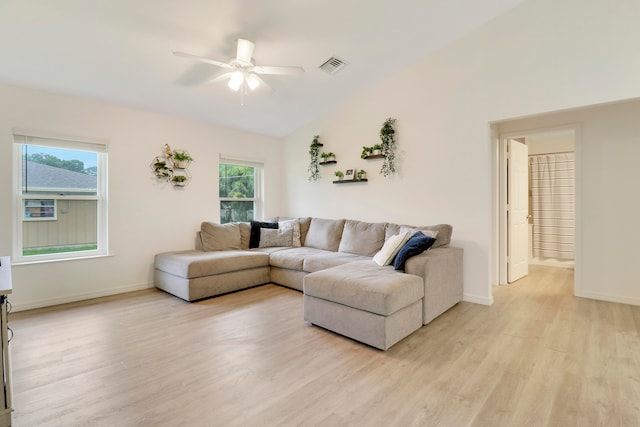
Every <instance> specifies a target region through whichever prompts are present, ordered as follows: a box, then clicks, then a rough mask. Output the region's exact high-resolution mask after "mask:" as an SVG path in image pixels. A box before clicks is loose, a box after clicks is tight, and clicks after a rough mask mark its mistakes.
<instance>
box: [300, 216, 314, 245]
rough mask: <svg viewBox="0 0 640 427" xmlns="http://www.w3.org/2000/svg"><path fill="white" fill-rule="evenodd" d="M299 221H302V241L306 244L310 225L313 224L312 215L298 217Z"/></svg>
mask: <svg viewBox="0 0 640 427" xmlns="http://www.w3.org/2000/svg"><path fill="white" fill-rule="evenodd" d="M298 221H300V243H301V244H302V246H304V241H305V239H306V238H307V233H308V232H309V226H310V225H311V217H302V218H298Z"/></svg>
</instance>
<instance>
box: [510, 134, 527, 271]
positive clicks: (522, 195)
mask: <svg viewBox="0 0 640 427" xmlns="http://www.w3.org/2000/svg"><path fill="white" fill-rule="evenodd" d="M507 144H508V152H509V155H508V158H507V159H508V160H507V171H508V172H507V175H508V176H507V204H508V210H507V235H508V237H507V257H508V263H507V281H508V282H509V283H512V282H515V281H516V280H518V279H520V278H521V277H524V276H526V275H527V274H528V273H529V221H528V216H529V165H528V161H529V160H528V157H529V147H527V145H526V144H523V143H521V142H518V141H516V140H513V139H510V140H508V142H507Z"/></svg>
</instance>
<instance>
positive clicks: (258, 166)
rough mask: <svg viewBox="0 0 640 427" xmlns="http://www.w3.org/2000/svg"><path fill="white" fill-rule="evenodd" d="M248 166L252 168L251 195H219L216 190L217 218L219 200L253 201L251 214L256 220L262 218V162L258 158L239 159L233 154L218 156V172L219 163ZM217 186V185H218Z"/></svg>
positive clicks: (219, 216)
mask: <svg viewBox="0 0 640 427" xmlns="http://www.w3.org/2000/svg"><path fill="white" fill-rule="evenodd" d="M222 164H225V165H234V166H248V167H252V168H253V197H220V193H219V192H218V218H221V215H220V214H221V212H220V203H221V202H251V201H252V202H253V208H254V209H253V216H254V219H256V220H262V219H263V218H264V201H263V200H264V186H263V180H264V163H263V162H260V161H258V160H247V159H241V158H237V157H234V156H222V155H221V156H220V162H219V163H218V173H219V171H220V165H222ZM218 188H219V186H218Z"/></svg>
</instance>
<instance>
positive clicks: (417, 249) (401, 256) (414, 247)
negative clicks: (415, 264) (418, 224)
mask: <svg viewBox="0 0 640 427" xmlns="http://www.w3.org/2000/svg"><path fill="white" fill-rule="evenodd" d="M435 241H436V239H435V238H433V237H427V236H425V235H424V233H422V231H416V232H415V233H414V234H413V236H411V238H410V239H409V241H408V242H407V243H405V245H404V246H403V247H402V249H400V252H398V255H396V259H395V260H393V267H394V268H395V269H396V270H404V264H405V263H406V262H407V260H408V259H409V258H411V257H412V256H416V255H420V254H421V253H422V252H424V251H426V250H427V249H429V248H430V247H431V246H433V244H434V243H435Z"/></svg>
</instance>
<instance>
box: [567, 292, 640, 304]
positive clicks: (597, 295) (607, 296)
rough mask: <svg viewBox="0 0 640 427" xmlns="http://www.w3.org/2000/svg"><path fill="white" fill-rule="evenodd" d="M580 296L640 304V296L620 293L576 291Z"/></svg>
mask: <svg viewBox="0 0 640 427" xmlns="http://www.w3.org/2000/svg"><path fill="white" fill-rule="evenodd" d="M575 295H576V296H577V297H580V298H589V299H596V300H600V301H608V302H617V303H620V304H629V305H640V298H633V297H625V296H620V295H610V294H601V293H598V292H576V293H575Z"/></svg>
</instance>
